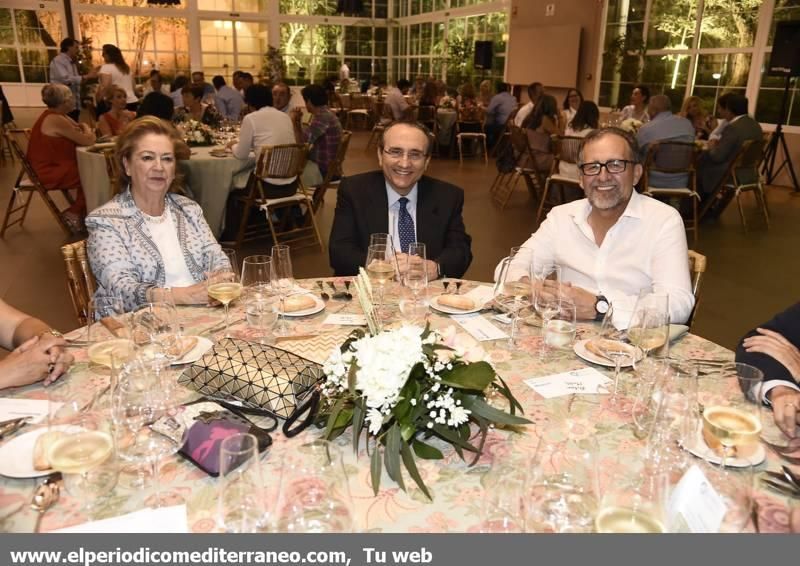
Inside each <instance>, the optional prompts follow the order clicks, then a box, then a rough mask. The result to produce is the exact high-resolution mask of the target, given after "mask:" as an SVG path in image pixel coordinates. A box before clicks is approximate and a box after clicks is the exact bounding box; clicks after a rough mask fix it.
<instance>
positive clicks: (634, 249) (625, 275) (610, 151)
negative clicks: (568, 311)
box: [495, 128, 694, 328]
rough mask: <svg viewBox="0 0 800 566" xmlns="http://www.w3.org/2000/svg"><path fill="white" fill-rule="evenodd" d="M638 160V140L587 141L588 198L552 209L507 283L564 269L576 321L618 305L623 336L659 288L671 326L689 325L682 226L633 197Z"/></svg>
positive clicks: (609, 136) (582, 164)
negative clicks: (537, 271) (547, 268)
mask: <svg viewBox="0 0 800 566" xmlns="http://www.w3.org/2000/svg"><path fill="white" fill-rule="evenodd" d="M638 154H639V148H638V147H637V146H636V139H635V138H634V137H633V136H631V135H630V134H629V133H628V132H625V131H624V130H620V129H618V128H603V129H600V130H594V131H593V132H591V133H590V134H588V135H587V136H586V138H585V140H584V143H583V147H582V148H581V152H580V155H579V157H578V160H579V166H578V168H579V171H580V184H581V187H582V188H583V191H584V193H586V198H585V199H582V200H578V201H574V202H570V203H568V204H563V205H561V206H557V207H555V208H553V209H552V210H551V211H550V213H549V214H548V215H547V218H546V219H545V221H544V222H543V223H542V225H541V226H540V227H539V229H538V230H537V231H536V232H535V233H534V234H533V235H532V236H531V237H530V238H529V239H528V241H527V242H525V243H524V244H523V246H522V251H521V252H520V253H518V254H517V255H516V256H515V257H514V260H513V261H512V262H511V266H510V268H509V269H510V271H509V273H508V276H509V277H511V278H512V279H522V278H524V277H528V275H529V269H530V265H531V261H535V262H536V263H537V264H539V263H540V262H541V263H544V262H553V263H555V264H557V265H560V266H561V279H562V281H563V282H564V283H566V285H565V286H564V287H563V290H562V293H563V295H564V296H566V297H567V298H569V299H571V300H572V301H573V302H574V303H575V307H576V313H577V316H578V318H579V319H581V320H601V319H602V318H603V313H604V312H606V311H607V310H608V305H609V304H613V306H614V321H613V322H614V325H615V326H616V327H617V328H627V326H628V323H629V321H630V317H631V315H632V314H633V308H634V305H635V304H636V299H637V297H638V294H639V291H641V290H642V289H646V288H650V287H653V288H654V289H655V290H656V291H663V292H666V293H667V294H668V295H669V309H670V320H671V321H672V322H674V323H681V322H684V321H685V320H686V319H687V318H688V317H689V314H690V313H691V311H692V307H693V306H694V295H693V294H692V286H691V281H690V278H689V264H688V261H687V259H686V258H687V256H688V249H687V246H686V233H685V232H684V228H683V220H681V217H680V214H678V211H677V210H675V209H674V208H672V207H671V206H669V205H666V204H664V203H662V202H659V201H657V200H655V199H652V198H649V197H646V196H642V195H640V194H639V193H637V192H636V191H635V190H634V185H636V183H638V182H639V178H640V177H641V176H642V166H641V164H639V162H638V161H637V159H638V158H637V156H638ZM500 267H501V266H500V265H498V266H497V269H496V270H495V277H497V276H498V274H499V270H500Z"/></svg>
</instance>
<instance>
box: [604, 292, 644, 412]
mask: <svg viewBox="0 0 800 566" xmlns="http://www.w3.org/2000/svg"><path fill="white" fill-rule="evenodd" d="M613 321H614V305H613V304H609V305H608V310H607V311H606V313H605V314H604V315H603V322H602V323H601V324H600V331H599V332H598V338H599V339H600V342H599V343H600V347H601V351H602V353H603V355H604V356H605V357H607V358H609V359H611V360H612V361H613V362H614V385H613V389H612V391H611V398H610V399H609V403H610V404H611V405H612V406H616V405H617V404H618V402H619V374H620V369H621V368H622V364H623V363H624V364H626V365H629V364H633V363H634V362H635V359H636V356H637V351H636V348H634V347H633V346H631V345H630V344H627V343H626V342H625V341H624V340H623V337H624V335H625V333H624V332H622V331H620V330H617V328H616V327H615V326H614V322H613Z"/></svg>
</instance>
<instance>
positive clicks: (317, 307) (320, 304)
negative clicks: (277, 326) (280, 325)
mask: <svg viewBox="0 0 800 566" xmlns="http://www.w3.org/2000/svg"><path fill="white" fill-rule="evenodd" d="M308 295H309V296H310V297H311V298H312V299H314V306H313V307H309V308H307V309H303V310H301V311H293V312H287V313H284V312H283V311H282V310H280V307H278V313H279V314H280V315H281V316H292V317H294V316H308V315H310V314H317V313H318V312H320V311H322V310H324V309H325V301H323V300H322V299H320V298H319V297H317V296H316V295H313V294H311V293H308Z"/></svg>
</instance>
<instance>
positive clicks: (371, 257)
mask: <svg viewBox="0 0 800 566" xmlns="http://www.w3.org/2000/svg"><path fill="white" fill-rule="evenodd" d="M365 267H366V269H367V275H369V278H370V280H371V281H372V284H373V285H374V286H375V287H376V288H377V291H378V319H379V320H380V319H382V318H383V298H384V294H385V291H386V284H387V283H389V281H391V280H392V279H394V277H395V274H396V270H397V260H396V258H395V255H394V247H392V246H391V245H388V244H373V245H371V246H370V247H369V248H368V249H367V260H366V266H365Z"/></svg>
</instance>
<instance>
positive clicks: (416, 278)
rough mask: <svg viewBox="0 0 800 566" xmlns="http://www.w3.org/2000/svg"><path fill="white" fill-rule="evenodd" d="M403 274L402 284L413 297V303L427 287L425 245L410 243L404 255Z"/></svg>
mask: <svg viewBox="0 0 800 566" xmlns="http://www.w3.org/2000/svg"><path fill="white" fill-rule="evenodd" d="M404 267H405V272H404V274H403V283H404V284H405V286H406V287H407V288H408V289H410V290H411V293H412V295H413V296H414V303H417V301H418V300H419V295H420V293H424V292H425V289H426V288H427V287H428V266H427V255H426V250H425V244H423V243H421V242H411V244H409V246H408V254H407V255H406V265H405V266H404Z"/></svg>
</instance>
